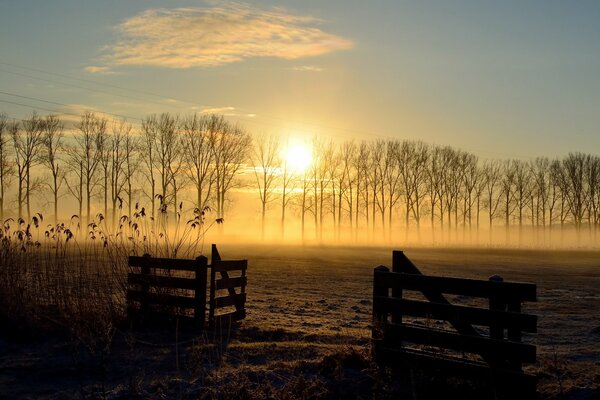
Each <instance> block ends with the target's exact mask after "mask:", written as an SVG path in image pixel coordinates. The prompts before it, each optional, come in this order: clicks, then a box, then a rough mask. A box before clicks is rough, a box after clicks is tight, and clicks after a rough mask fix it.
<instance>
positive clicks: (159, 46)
mask: <svg viewBox="0 0 600 400" xmlns="http://www.w3.org/2000/svg"><path fill="white" fill-rule="evenodd" d="M320 23H322V21H320V20H318V19H316V18H314V17H310V16H301V15H293V14H290V13H289V12H287V11H285V10H283V9H281V8H276V9H271V10H261V9H258V8H255V7H252V6H249V5H245V4H238V3H232V4H227V5H221V6H215V7H211V8H175V9H165V8H159V9H150V10H146V11H144V12H142V13H140V14H138V15H136V16H133V17H131V18H129V19H126V20H125V21H123V22H122V23H121V24H120V25H119V26H118V27H117V29H118V31H119V32H120V36H121V37H120V40H118V41H117V42H116V43H115V44H113V45H110V46H107V47H106V54H105V55H104V57H103V59H104V61H105V62H106V63H107V64H108V65H146V66H158V67H167V68H191V67H215V66H219V65H224V64H229V63H234V62H239V61H242V60H245V59H248V58H254V57H274V58H282V59H288V60H293V59H299V58H303V57H313V56H319V55H323V54H327V53H331V52H334V51H338V50H345V49H349V48H351V47H352V46H353V43H352V41H350V40H348V39H345V38H343V37H341V36H337V35H334V34H331V33H327V32H324V31H323V30H321V29H319V28H317V27H316V25H318V24H320ZM88 68H92V69H93V70H96V71H97V68H98V67H88Z"/></svg>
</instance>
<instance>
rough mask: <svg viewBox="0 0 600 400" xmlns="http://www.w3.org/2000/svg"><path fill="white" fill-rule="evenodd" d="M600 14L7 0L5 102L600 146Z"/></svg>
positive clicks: (263, 124) (504, 4) (0, 105)
mask: <svg viewBox="0 0 600 400" xmlns="http://www.w3.org/2000/svg"><path fill="white" fill-rule="evenodd" d="M599 21H600V1H595V0H589V1H583V0H580V1H571V2H569V1H550V0H545V1H523V0H519V1H495V2H492V1H485V0H481V1H448V0H441V1H435V2H434V1H421V0H420V1H412V2H407V1H391V0H390V1H372V2H367V1H347V0H344V1H342V0H328V1H323V0H319V1H317V0H315V1H285V2H272V1H251V2H247V3H232V2H220V1H205V2H203V1H175V0H173V1H162V2H160V1H152V0H134V1H131V0H128V1H122V0H103V1H82V0H71V1H67V0H53V1H47V0H45V1H29V0H20V1H16V0H0V55H1V57H0V111H4V112H6V113H7V114H8V115H9V116H11V117H17V118H20V117H23V116H25V115H27V114H28V113H30V112H31V110H32V108H35V109H37V110H38V111H39V112H40V113H42V114H45V113H47V112H48V111H47V110H57V111H60V112H67V113H68V112H72V113H78V112H80V110H81V109H83V108H86V109H87V108H90V109H95V110H98V111H103V112H109V113H114V114H119V115H124V116H127V117H128V119H129V120H130V121H131V122H134V123H137V122H139V120H138V119H139V118H143V117H144V116H145V115H147V114H149V113H154V112H162V111H170V112H178V113H182V114H183V113H189V112H194V111H196V112H220V113H224V114H226V115H230V116H231V117H232V118H237V119H239V121H240V122H241V123H243V125H244V126H246V127H247V128H248V130H250V131H252V132H267V133H268V132H274V133H282V134H286V135H300V136H302V135H303V136H306V137H309V136H312V135H314V134H323V135H332V136H334V137H335V138H338V139H339V138H357V139H373V138H398V139H419V140H423V141H425V142H428V143H437V144H448V145H453V146H456V147H459V148H463V149H466V150H470V151H473V152H475V153H477V154H479V155H481V156H483V157H486V158H493V157H498V158H506V157H519V158H528V157H532V156H536V155H549V156H554V155H562V154H565V153H567V152H569V151H585V152H591V153H595V154H599V153H600V22H599ZM18 96H21V97H18ZM41 100H44V101H45V102H44V101H41ZM14 103H20V105H17V104H14Z"/></svg>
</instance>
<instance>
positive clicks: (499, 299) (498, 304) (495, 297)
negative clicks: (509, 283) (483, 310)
mask: <svg viewBox="0 0 600 400" xmlns="http://www.w3.org/2000/svg"><path fill="white" fill-rule="evenodd" d="M489 281H490V282H498V283H501V282H504V279H503V278H502V277H501V276H500V275H492V276H490V277H489ZM490 310H493V311H504V310H506V300H505V299H504V296H502V294H501V291H500V290H492V292H491V293H490ZM490 338H492V339H504V328H503V327H502V325H499V324H497V323H495V321H492V322H490Z"/></svg>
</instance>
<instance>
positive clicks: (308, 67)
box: [291, 65, 324, 72]
mask: <svg viewBox="0 0 600 400" xmlns="http://www.w3.org/2000/svg"><path fill="white" fill-rule="evenodd" d="M291 69H292V71H300V72H322V71H323V70H324V68H321V67H317V66H316V65H298V66H296V67H292V68H291Z"/></svg>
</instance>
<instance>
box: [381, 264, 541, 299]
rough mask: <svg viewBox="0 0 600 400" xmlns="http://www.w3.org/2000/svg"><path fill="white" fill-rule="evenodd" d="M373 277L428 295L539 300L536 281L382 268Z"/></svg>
mask: <svg viewBox="0 0 600 400" xmlns="http://www.w3.org/2000/svg"><path fill="white" fill-rule="evenodd" d="M373 279H374V282H373V283H374V285H376V286H380V287H389V288H402V289H406V290H417V291H421V292H423V293H424V294H425V293H427V292H437V293H446V294H459V295H463V296H471V297H482V298H490V297H491V296H500V297H506V298H507V299H520V300H522V301H536V285H535V284H532V283H517V282H494V281H481V280H476V279H466V278H449V277H440V276H426V275H416V274H406V273H397V272H382V271H379V272H376V273H375V274H374V278H373Z"/></svg>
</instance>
